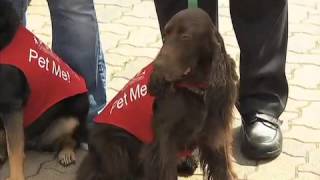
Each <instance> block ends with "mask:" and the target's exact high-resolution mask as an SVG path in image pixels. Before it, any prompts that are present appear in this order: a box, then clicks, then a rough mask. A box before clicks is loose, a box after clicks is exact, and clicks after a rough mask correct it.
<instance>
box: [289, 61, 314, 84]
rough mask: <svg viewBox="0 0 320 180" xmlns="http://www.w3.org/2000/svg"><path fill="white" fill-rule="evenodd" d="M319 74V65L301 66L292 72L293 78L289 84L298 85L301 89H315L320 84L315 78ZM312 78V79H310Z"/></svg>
mask: <svg viewBox="0 0 320 180" xmlns="http://www.w3.org/2000/svg"><path fill="white" fill-rule="evenodd" d="M319 74H320V65H319V66H318V65H313V64H310V65H307V64H305V65H303V67H300V68H297V69H296V70H295V72H294V78H293V79H292V80H291V81H290V84H295V85H299V86H301V87H303V88H308V89H317V88H318V86H319V84H320V78H315V77H317V76H319ZM311 77H314V78H311Z"/></svg>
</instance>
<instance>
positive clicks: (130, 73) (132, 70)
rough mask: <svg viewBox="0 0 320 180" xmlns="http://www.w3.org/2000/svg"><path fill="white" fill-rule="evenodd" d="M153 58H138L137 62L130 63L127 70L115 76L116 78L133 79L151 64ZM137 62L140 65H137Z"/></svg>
mask: <svg viewBox="0 0 320 180" xmlns="http://www.w3.org/2000/svg"><path fill="white" fill-rule="evenodd" d="M151 60H152V59H151V58H143V57H141V58H138V59H136V60H135V61H131V62H128V64H126V68H125V69H124V70H123V71H120V72H117V73H115V74H114V76H116V77H124V78H126V79H132V78H133V77H134V76H135V75H136V74H137V73H138V72H140V71H141V69H142V68H144V67H145V66H146V65H148V64H149V63H150V62H151ZM137 61H138V62H139V63H137Z"/></svg>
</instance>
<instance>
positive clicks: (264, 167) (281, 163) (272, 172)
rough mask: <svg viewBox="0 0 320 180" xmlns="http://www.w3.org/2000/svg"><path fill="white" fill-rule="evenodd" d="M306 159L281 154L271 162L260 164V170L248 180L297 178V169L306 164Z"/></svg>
mask: <svg viewBox="0 0 320 180" xmlns="http://www.w3.org/2000/svg"><path fill="white" fill-rule="evenodd" d="M304 161H305V160H304V158H300V157H291V156H288V155H286V154H281V155H280V156H279V157H278V158H277V159H275V160H273V161H271V162H261V163H259V166H258V170H257V171H256V172H254V173H252V174H249V175H248V180H270V179H272V180H273V179H274V180H284V179H292V178H294V177H295V176H296V172H295V169H296V167H297V166H298V165H299V164H302V163H304Z"/></svg>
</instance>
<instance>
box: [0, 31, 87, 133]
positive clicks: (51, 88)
mask: <svg viewBox="0 0 320 180" xmlns="http://www.w3.org/2000/svg"><path fill="white" fill-rule="evenodd" d="M0 64H6V65H12V66H15V67H16V68H18V69H20V70H21V71H22V72H23V73H24V75H25V76H26V79H27V81H28V84H29V87H30V90H31V94H30V97H29V99H28V102H27V104H26V107H25V109H24V126H25V127H27V126H29V125H30V124H32V123H33V122H34V121H35V120H36V119H37V118H38V117H39V116H40V115H41V114H42V113H44V112H45V111H46V110H48V109H49V108H50V107H52V106H53V105H54V104H56V103H58V102H59V101H61V100H63V99H65V98H68V97H71V96H74V95H77V94H81V93H85V92H87V88H86V84H85V81H84V79H83V78H82V77H80V76H79V75H78V74H76V73H75V72H74V71H73V70H72V69H71V68H70V67H69V66H68V65H67V64H66V63H64V62H63V61H62V60H61V59H60V58H59V57H58V56H57V55H56V54H54V53H53V52H52V51H51V50H50V49H49V48H48V47H47V46H46V45H45V44H44V43H43V42H41V41H40V40H39V39H38V38H37V37H35V36H34V35H33V34H32V33H31V32H30V31H28V30H27V29H26V28H24V27H23V26H20V27H19V29H18V31H17V32H16V34H15V37H14V38H13V40H12V41H11V43H10V44H9V45H8V46H7V47H5V48H4V49H3V50H2V51H1V52H0ZM8 81H10V79H8Z"/></svg>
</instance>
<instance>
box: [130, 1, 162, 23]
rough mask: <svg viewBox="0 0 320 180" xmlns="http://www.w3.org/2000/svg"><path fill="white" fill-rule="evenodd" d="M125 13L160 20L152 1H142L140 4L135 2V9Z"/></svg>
mask: <svg viewBox="0 0 320 180" xmlns="http://www.w3.org/2000/svg"><path fill="white" fill-rule="evenodd" d="M124 15H129V16H134V17H140V18H152V19H155V20H158V19H157V13H156V8H155V5H154V3H153V2H152V1H142V2H141V3H139V4H135V5H134V7H133V9H132V10H131V11H129V12H126V13H124Z"/></svg>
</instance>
